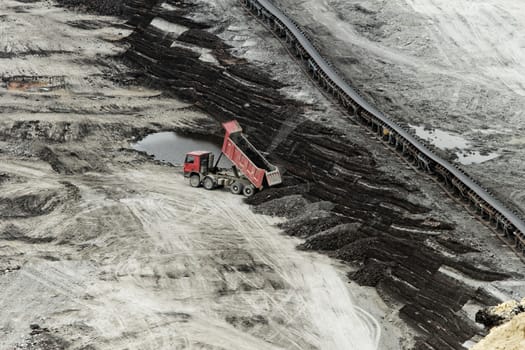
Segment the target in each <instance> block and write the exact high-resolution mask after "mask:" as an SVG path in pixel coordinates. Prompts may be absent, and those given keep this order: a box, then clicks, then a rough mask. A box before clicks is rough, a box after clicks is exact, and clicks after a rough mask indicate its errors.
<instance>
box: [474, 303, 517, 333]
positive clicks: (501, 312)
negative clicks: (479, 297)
mask: <svg viewBox="0 0 525 350" xmlns="http://www.w3.org/2000/svg"><path fill="white" fill-rule="evenodd" d="M523 312H525V298H524V299H523V300H522V301H521V302H518V301H516V300H511V301H508V302H505V303H502V304H499V305H497V306H490V307H487V308H484V309H481V310H479V311H478V312H477V313H476V322H479V323H482V324H483V325H485V327H488V328H492V327H495V326H499V325H500V324H503V323H506V322H509V321H510V320H511V319H513V318H514V317H515V316H516V315H519V314H521V313H523Z"/></svg>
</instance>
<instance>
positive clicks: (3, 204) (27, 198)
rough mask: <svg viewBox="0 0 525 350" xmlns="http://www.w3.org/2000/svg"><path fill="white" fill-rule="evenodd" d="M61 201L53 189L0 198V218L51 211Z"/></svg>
mask: <svg viewBox="0 0 525 350" xmlns="http://www.w3.org/2000/svg"><path fill="white" fill-rule="evenodd" d="M4 195H5V194H4ZM61 202H62V199H61V196H60V195H59V194H58V192H56V191H54V190H44V191H40V192H39V193H37V194H33V193H32V194H23V195H20V196H16V197H14V198H9V197H7V198H6V197H2V198H0V217H1V218H27V217H33V216H40V215H45V214H49V213H51V212H52V211H53V210H55V208H56V207H57V206H58V205H59V204H60V203H61Z"/></svg>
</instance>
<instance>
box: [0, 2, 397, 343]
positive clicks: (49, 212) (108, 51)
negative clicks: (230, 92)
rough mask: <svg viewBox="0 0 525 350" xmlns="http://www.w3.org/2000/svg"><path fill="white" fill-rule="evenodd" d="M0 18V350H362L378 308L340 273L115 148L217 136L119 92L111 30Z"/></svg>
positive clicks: (29, 10)
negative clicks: (166, 133) (189, 134)
mask: <svg viewBox="0 0 525 350" xmlns="http://www.w3.org/2000/svg"><path fill="white" fill-rule="evenodd" d="M0 13H2V16H1V17H0V33H1V35H0V38H1V40H0V52H1V56H2V58H1V59H0V61H1V63H0V67H1V68H0V69H1V72H0V74H1V76H2V79H3V85H2V87H1V88H0V89H1V92H0V105H1V110H2V118H1V119H2V120H1V122H0V123H1V125H0V130H1V132H0V134H1V140H2V142H1V143H0V174H1V176H0V188H1V194H0V218H1V221H0V251H1V254H0V271H1V272H0V310H1V313H2V317H1V318H0V348H2V349H13V348H17V349H18V348H20V349H65V348H68V349H174V348H177V349H183V348H199V349H321V348H322V349H342V348H344V349H351V348H355V349H375V348H376V344H377V342H378V341H379V337H380V335H381V328H380V326H379V324H378V321H377V320H376V319H380V318H381V317H383V316H384V315H385V313H386V312H388V309H387V308H386V306H385V305H384V304H382V302H381V300H380V299H379V298H378V297H377V294H376V293H375V291H373V290H371V289H367V288H361V287H357V286H355V288H354V289H353V292H354V293H356V294H357V293H360V297H359V298H360V302H359V305H361V306H362V307H357V306H354V297H353V296H352V295H351V293H352V292H351V291H350V290H349V289H348V287H347V280H346V276H345V273H346V271H347V268H346V267H344V266H340V265H335V264H334V262H332V261H331V260H329V259H328V258H327V257H323V256H321V255H318V254H312V253H306V252H300V251H297V250H296V249H295V247H296V245H297V244H298V240H297V239H293V238H286V237H285V236H283V235H282V234H281V233H280V230H279V229H277V228H276V227H275V225H276V224H277V223H278V222H280V220H279V219H276V218H271V217H268V216H263V215H258V214H254V213H253V212H252V211H251V210H250V208H249V206H248V205H246V204H244V203H242V201H241V199H240V198H235V197H232V195H231V194H229V193H227V192H220V191H217V192H205V191H203V190H201V189H193V188H191V187H189V186H188V185H187V184H186V183H185V181H184V179H183V178H182V176H181V175H180V169H178V168H173V167H166V166H162V165H159V164H156V163H154V162H151V161H148V160H147V158H146V157H144V156H142V155H138V154H136V153H135V152H133V151H131V150H130V149H129V148H130V147H129V146H130V145H129V143H128V140H129V139H131V138H132V137H136V136H138V135H142V134H144V133H145V132H146V131H148V130H149V131H155V130H168V129H177V130H186V129H190V128H193V127H195V128H197V129H198V130H205V129H206V125H207V123H208V124H210V125H213V127H214V128H216V127H217V124H216V123H214V122H213V121H212V120H211V119H207V117H206V115H205V114H202V113H200V112H196V111H194V108H193V107H192V106H191V105H189V104H187V103H182V102H180V101H179V100H177V99H174V98H168V97H165V96H164V95H163V94H162V93H161V92H160V91H157V90H151V89H146V88H142V87H139V86H134V85H133V84H132V81H131V82H130V81H129V79H132V76H129V75H128V73H129V72H128V70H127V69H126V68H125V67H124V66H122V65H121V64H120V63H116V62H117V61H115V60H114V59H112V58H111V57H110V56H114V55H117V54H119V53H121V52H123V51H124V50H125V47H124V46H122V45H121V44H118V43H115V42H113V41H114V40H117V39H119V38H121V37H122V36H125V35H127V34H129V33H130V32H129V30H126V29H125V28H122V27H121V26H120V24H121V23H122V21H120V20H118V19H116V18H111V17H100V16H91V15H85V14H80V13H75V12H70V11H65V10H63V9H60V8H57V7H55V6H53V5H52V4H51V3H49V2H34V3H28V2H18V1H10V0H8V1H2V2H1V4H0ZM369 312H373V313H374V316H372V315H370V314H369Z"/></svg>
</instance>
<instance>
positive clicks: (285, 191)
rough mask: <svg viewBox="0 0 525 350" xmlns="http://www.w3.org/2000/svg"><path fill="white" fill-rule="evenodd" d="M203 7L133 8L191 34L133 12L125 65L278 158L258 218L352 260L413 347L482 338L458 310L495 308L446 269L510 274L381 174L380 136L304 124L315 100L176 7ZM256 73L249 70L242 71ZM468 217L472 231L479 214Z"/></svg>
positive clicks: (481, 275)
mask: <svg viewBox="0 0 525 350" xmlns="http://www.w3.org/2000/svg"><path fill="white" fill-rule="evenodd" d="M168 3H169V2H168ZM232 4H233V3H232ZM172 5H175V3H173V4H172ZM202 6H205V5H204V4H199V5H193V6H190V5H189V4H187V5H185V6H184V7H178V8H176V9H173V10H171V11H169V10H167V9H165V8H163V7H159V6H151V5H150V6H144V3H143V2H139V1H135V2H131V6H130V7H131V9H132V10H131V11H132V12H133V11H137V12H139V13H144V12H146V13H151V14H153V15H152V16H156V18H162V19H164V20H169V22H171V23H175V24H179V25H184V26H185V27H187V28H188V30H187V31H184V32H183V33H180V35H173V34H172V35H168V36H167V35H166V31H163V30H162V29H159V28H158V27H156V26H152V25H148V24H149V23H150V21H151V18H147V19H146V20H144V17H134V18H135V20H134V21H133V24H134V25H136V26H137V29H136V30H135V31H134V33H133V34H132V35H131V36H129V37H128V38H127V40H128V41H129V43H130V44H131V48H130V49H129V50H128V51H127V52H126V54H125V55H124V57H125V59H126V60H128V61H130V62H132V63H134V64H136V65H137V67H138V69H139V70H140V71H145V72H146V75H145V76H144V79H145V80H148V81H150V82H151V83H152V84H161V85H162V86H165V87H166V88H168V89H170V90H171V91H174V92H175V93H176V94H177V95H178V96H180V97H183V98H185V99H189V100H190V101H192V102H195V103H197V104H198V105H199V106H200V107H201V108H202V109H203V110H205V111H207V112H208V113H209V114H210V115H211V116H213V117H215V118H218V120H219V121H222V120H226V119H229V118H233V117H235V118H237V119H238V120H239V121H240V122H241V124H242V125H244V126H246V129H247V131H248V133H249V134H250V135H251V137H250V138H251V140H252V142H253V143H254V144H256V145H257V146H258V147H259V148H260V149H263V150H265V149H266V150H268V149H269V150H271V159H272V160H273V161H275V162H277V163H278V164H280V165H281V166H282V167H283V168H284V169H286V177H285V180H286V181H285V184H286V185H285V187H284V188H278V189H274V190H269V191H264V192H263V193H261V194H259V195H258V196H256V197H255V198H253V199H251V200H250V201H249V202H250V203H252V204H255V205H257V207H256V210H257V211H259V212H262V213H265V214H271V215H283V214H284V215H286V216H287V217H288V218H289V219H290V221H288V222H287V223H285V224H283V228H284V229H285V231H286V232H288V233H289V234H290V235H294V236H300V237H302V238H304V239H305V243H304V244H303V245H302V248H303V249H314V250H320V251H324V252H326V253H328V254H329V255H331V256H333V257H335V258H338V259H341V260H344V261H347V262H351V263H353V264H354V265H355V266H357V269H356V271H355V272H353V273H352V274H351V275H350V277H351V278H353V279H355V280H356V281H357V282H359V283H360V284H362V285H368V286H375V287H377V288H378V289H379V290H380V291H381V293H383V294H384V295H385V298H392V297H393V298H394V299H395V300H396V302H398V303H400V305H402V306H401V308H400V310H399V313H400V315H401V317H402V318H403V319H405V320H406V321H407V322H408V323H410V324H411V325H413V326H414V327H415V328H416V329H417V330H418V331H419V332H420V334H419V335H418V336H417V337H416V338H417V342H416V344H415V346H414V348H417V349H432V348H439V349H448V348H450V349H460V348H461V344H462V343H463V342H465V341H466V340H468V339H470V338H471V337H472V336H474V335H475V334H476V333H477V332H478V331H479V329H478V327H477V326H476V325H475V324H474V323H473V322H472V321H471V320H468V319H467V317H466V315H465V314H464V313H463V312H462V308H463V307H464V306H465V304H466V303H467V302H474V303H479V304H482V305H484V304H486V303H490V302H491V301H493V300H492V299H493V297H491V296H490V294H489V293H487V292H486V291H484V290H483V289H479V288H476V287H473V286H471V285H468V284H466V283H463V282H462V281H461V280H457V279H455V278H453V277H451V276H450V275H449V274H447V273H446V271H444V270H443V268H445V267H446V268H451V269H454V270H456V271H458V272H459V274H463V275H465V276H466V277H468V278H469V279H473V280H477V281H487V282H489V281H495V280H502V279H506V278H509V277H511V274H512V273H510V272H504V271H499V270H495V269H494V268H493V265H492V264H491V263H490V262H488V261H485V265H484V266H483V265H479V264H478V262H481V261H482V260H483V259H482V258H481V255H482V254H479V253H480V250H481V249H480V245H479V243H476V245H475V246H472V245H469V244H468V243H466V242H465V243H463V242H461V241H460V240H458V237H462V236H463V237H464V233H463V231H464V230H465V228H463V227H460V228H457V227H456V225H455V224H454V223H453V222H452V221H451V220H444V219H443V217H440V218H436V216H435V215H436V214H434V212H433V211H432V209H431V208H430V207H429V206H428V205H425V204H423V203H422V200H421V196H422V193H421V192H420V190H419V186H418V184H415V183H414V182H413V181H406V179H404V180H405V181H400V179H398V178H395V177H394V176H392V175H390V174H388V173H387V172H385V171H384V169H381V168H380V166H379V165H378V161H384V159H378V158H377V157H376V156H374V154H373V153H372V152H370V150H369V148H368V147H367V146H368V145H367V144H368V143H369V142H373V141H370V140H366V139H365V140H363V138H362V137H357V139H356V135H355V134H356V133H358V132H360V130H358V129H356V128H355V127H353V126H351V127H350V128H351V129H352V130H351V131H350V132H348V128H344V129H341V128H338V127H332V126H331V125H330V124H331V123H323V122H321V121H312V120H310V119H308V118H306V117H302V116H301V114H304V113H307V111H309V110H311V109H312V108H314V107H313V104H304V103H298V102H297V101H295V100H291V99H290V98H288V97H286V96H285V95H283V94H282V93H279V92H278V91H276V90H275V88H274V86H273V85H275V84H273V83H272V84H271V85H270V84H267V83H266V81H267V80H270V77H267V78H265V79H261V77H262V76H264V74H263V73H262V72H261V71H259V70H255V68H253V67H252V68H250V66H248V65H247V64H246V63H245V62H244V60H243V59H242V58H239V56H232V55H230V52H231V51H228V50H227V48H228V47H229V46H228V45H229V43H228V42H226V43H224V42H223V41H222V40H221V39H220V38H219V37H216V36H214V35H212V34H210V31H205V30H203V29H201V28H202V27H203V24H202V23H203V22H198V24H197V25H193V24H191V23H188V21H187V20H184V21H179V20H178V18H179V17H178V16H180V15H181V11H182V13H187V14H192V13H193V14H192V15H191V16H190V17H197V15H196V14H195V13H199V14H200V11H203V8H202ZM150 8H151V10H150ZM175 13H176V14H177V15H175ZM200 15H202V14H200ZM217 16H218V20H217V22H216V23H213V22H212V23H208V22H205V23H207V24H208V25H209V26H210V27H211V28H213V32H215V33H216V34H219V36H222V37H228V36H229V35H230V34H229V33H224V31H223V30H222V29H221V28H223V27H224V26H225V24H224V22H223V20H221V18H220V17H219V16H220V13H218V14H217ZM226 31H228V29H227V30H226ZM188 44H189V45H191V46H198V47H200V48H204V49H207V50H211V53H212V54H213V56H215V57H216V61H214V62H207V61H206V60H203V59H202V55H200V56H199V57H196V55H195V50H188V48H187V45H188ZM240 64H243V65H245V67H244V69H243V71H242V72H239V70H238V68H237V67H238V66H239V65H240ZM232 67H236V68H235V69H232ZM249 69H253V70H254V73H252V74H246V72H247V71H248V72H249ZM239 73H241V74H239ZM254 77H255V79H254ZM283 82H286V80H283ZM348 123H349V122H348ZM283 133H285V136H284V137H283ZM363 141H365V142H363ZM407 176H409V175H407ZM407 182H408V184H407ZM435 196H436V199H435V200H436V201H445V202H446V201H447V200H446V198H444V195H443V194H436V195H435ZM466 220H467V221H469V224H468V225H475V224H474V220H473V219H466ZM477 229H479V230H480V231H481V233H480V234H478V235H476V236H475V237H478V239H482V237H484V238H483V239H488V235H487V231H486V230H484V229H483V228H477ZM467 253H468V254H467ZM461 255H466V256H467V257H468V258H462V257H461ZM473 257H475V259H476V260H477V261H476V263H473V261H472V260H471V259H472V258H473Z"/></svg>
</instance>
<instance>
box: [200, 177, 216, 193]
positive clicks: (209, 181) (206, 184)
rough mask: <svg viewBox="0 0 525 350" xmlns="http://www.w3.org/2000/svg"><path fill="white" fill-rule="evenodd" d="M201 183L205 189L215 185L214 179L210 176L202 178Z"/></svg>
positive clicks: (212, 187) (210, 188) (211, 188)
mask: <svg viewBox="0 0 525 350" xmlns="http://www.w3.org/2000/svg"><path fill="white" fill-rule="evenodd" d="M202 185H203V186H204V188H205V189H207V190H213V189H214V188H215V187H216V184H215V179H213V178H212V177H211V176H206V177H205V178H204V180H202Z"/></svg>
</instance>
